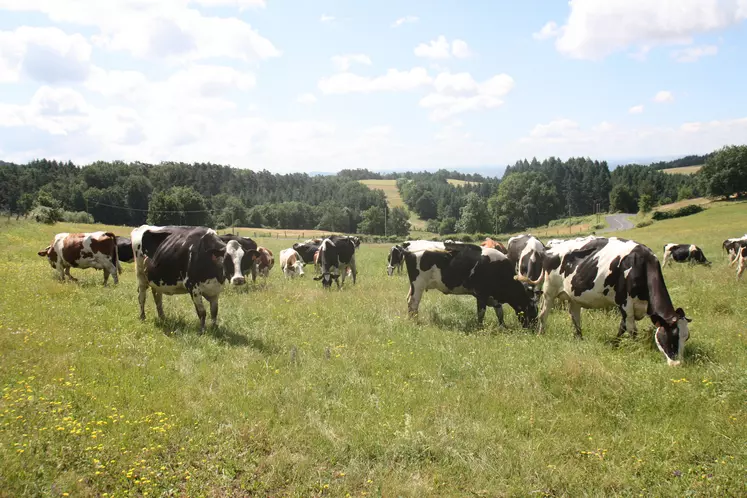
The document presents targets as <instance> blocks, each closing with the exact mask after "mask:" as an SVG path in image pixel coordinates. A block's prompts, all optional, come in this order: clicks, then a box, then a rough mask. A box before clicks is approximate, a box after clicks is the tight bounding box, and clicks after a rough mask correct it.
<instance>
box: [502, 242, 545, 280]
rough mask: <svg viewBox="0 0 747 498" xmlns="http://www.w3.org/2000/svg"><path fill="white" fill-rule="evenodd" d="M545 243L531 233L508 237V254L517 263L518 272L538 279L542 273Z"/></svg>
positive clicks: (531, 278)
mask: <svg viewBox="0 0 747 498" xmlns="http://www.w3.org/2000/svg"><path fill="white" fill-rule="evenodd" d="M545 249H546V248H545V245H544V244H543V243H542V242H541V241H540V240H539V239H538V238H536V237H534V236H533V235H531V234H524V235H518V236H516V237H511V238H510V239H508V251H507V253H506V255H507V256H508V259H509V261H511V262H512V263H513V264H514V265H516V273H517V274H519V275H526V276H528V277H529V279H530V280H536V279H537V278H539V276H540V274H541V273H542V261H543V259H544V257H545Z"/></svg>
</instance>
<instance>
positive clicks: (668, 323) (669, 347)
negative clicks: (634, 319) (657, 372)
mask: <svg viewBox="0 0 747 498" xmlns="http://www.w3.org/2000/svg"><path fill="white" fill-rule="evenodd" d="M651 321H652V322H653V323H654V325H655V326H656V332H655V333H654V340H655V341H656V347H658V348H659V351H661V352H662V353H664V356H665V357H666V359H667V364H668V365H669V366H677V365H679V364H680V363H681V362H682V354H683V353H684V352H685V342H687V340H688V339H689V338H690V330H689V328H688V323H690V322H691V321H692V320H690V319H689V318H687V317H686V316H685V311H684V310H683V309H682V308H677V310H676V311H675V316H674V317H672V318H670V319H669V320H665V319H664V318H662V317H660V316H659V315H651Z"/></svg>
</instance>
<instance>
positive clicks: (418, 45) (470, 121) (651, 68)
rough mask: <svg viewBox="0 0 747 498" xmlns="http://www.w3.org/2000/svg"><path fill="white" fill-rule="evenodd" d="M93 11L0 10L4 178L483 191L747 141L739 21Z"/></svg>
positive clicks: (11, 5) (645, 6)
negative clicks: (395, 181) (441, 176)
mask: <svg viewBox="0 0 747 498" xmlns="http://www.w3.org/2000/svg"><path fill="white" fill-rule="evenodd" d="M97 5H98V4H97V3H94V2H93V1H91V0H83V1H78V2H76V3H75V4H71V3H70V2H67V1H58V2H47V1H44V0H34V1H27V0H24V1H21V0H0V12H1V13H2V15H1V16H0V88H2V90H3V97H2V98H0V157H2V158H3V160H6V161H9V162H15V163H25V162H28V161H29V160H31V159H34V158H47V159H50V160H51V159H55V160H59V161H68V160H70V161H72V162H74V163H75V164H89V163H91V162H94V161H97V160H104V161H112V160H123V161H126V162H135V161H140V162H145V163H151V164H157V163H159V162H162V161H174V162H187V163H195V162H211V163H214V164H224V165H230V166H232V167H236V168H248V169H252V170H255V171H261V170H268V171H271V172H273V173H280V174H283V173H291V172H312V173H316V174H335V173H336V172H338V171H340V170H341V169H368V170H371V171H373V172H395V173H396V172H405V171H413V172H416V171H435V170H438V169H447V170H456V171H459V172H464V173H469V172H473V173H477V174H483V173H480V170H494V171H497V170H502V169H505V167H506V166H508V165H513V164H515V163H516V161H518V160H523V159H527V160H531V158H533V157H536V158H537V159H538V160H540V161H542V160H544V159H546V158H548V157H550V156H554V157H558V158H560V159H563V160H565V159H566V158H568V157H589V158H592V159H594V160H599V161H606V162H607V163H608V165H609V166H610V169H614V168H615V167H617V166H619V165H622V164H628V163H638V164H646V162H648V163H651V162H656V161H662V160H664V161H666V160H670V159H675V158H678V157H683V156H687V155H691V154H698V155H702V154H707V153H709V152H711V151H713V150H715V149H718V148H720V147H722V146H724V145H731V144H735V145H739V144H743V143H746V142H747V139H746V138H745V137H747V113H744V112H741V113H740V112H737V111H735V109H744V108H747V106H746V105H745V104H747V96H745V95H744V93H743V92H742V91H741V86H740V84H739V82H740V81H742V80H743V79H744V72H745V70H744V54H743V53H742V52H741V51H740V47H741V46H744V45H745V44H746V43H747V33H746V32H745V30H744V29H743V27H744V21H745V19H746V18H747V6H745V5H743V3H739V2H737V3H735V2H732V1H721V0H716V1H714V2H711V3H709V4H708V5H702V4H701V3H699V2H695V1H692V2H691V1H688V2H681V1H679V2H675V1H674V0H663V1H660V2H655V3H649V2H643V1H639V0H636V1H622V0H612V1H608V2H605V3H604V4H601V3H599V2H593V1H590V0H573V1H571V2H568V3H567V4H556V3H553V2H547V1H542V0H535V2H534V3H524V4H521V5H518V6H517V5H514V6H511V8H510V9H509V8H508V7H507V6H505V5H500V4H491V5H459V6H458V7H456V6H454V5H453V4H451V3H449V2H436V3H430V2H425V1H422V0H416V1H414V2H409V3H408V5H407V7H406V8H405V7H403V6H402V4H401V3H399V2H393V1H383V2H378V3H376V6H375V9H373V8H370V7H367V6H366V5H361V4H357V5H352V4H351V5H347V4H341V3H338V2H333V1H329V0H326V1H321V2H315V3H314V4H313V5H312V4H301V5H298V4H291V3H289V2H283V1H273V2H266V1H265V0H189V1H188V0H170V1H168V2H162V3H159V4H142V5H140V4H138V5H134V4H132V3H130V2H128V1H121V2H115V3H112V4H111V5H110V6H109V10H105V9H100V8H97ZM675 14H676V15H675ZM639 19H646V20H647V21H646V24H645V25H642V24H641V23H640V22H639V21H638V20H639ZM714 76H717V77H718V81H719V87H718V92H716V91H713V88H714V87H713V80H714ZM500 176H502V173H501V175H499V176H498V177H500Z"/></svg>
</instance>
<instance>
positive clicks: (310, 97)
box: [296, 93, 316, 105]
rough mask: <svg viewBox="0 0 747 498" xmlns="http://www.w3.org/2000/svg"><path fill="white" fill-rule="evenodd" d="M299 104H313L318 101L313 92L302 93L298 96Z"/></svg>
mask: <svg viewBox="0 0 747 498" xmlns="http://www.w3.org/2000/svg"><path fill="white" fill-rule="evenodd" d="M296 102H298V103H299V104H307V105H308V104H313V103H315V102H316V96H315V95H314V94H313V93H302V94H301V95H299V96H298V97H297V98H296Z"/></svg>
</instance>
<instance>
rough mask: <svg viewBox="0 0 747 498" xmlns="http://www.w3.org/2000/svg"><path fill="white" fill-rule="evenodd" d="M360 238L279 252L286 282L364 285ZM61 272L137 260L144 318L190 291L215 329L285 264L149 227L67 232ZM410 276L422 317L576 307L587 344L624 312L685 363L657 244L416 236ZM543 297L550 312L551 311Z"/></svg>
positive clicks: (627, 321) (746, 244)
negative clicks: (431, 293) (448, 301)
mask: <svg viewBox="0 0 747 498" xmlns="http://www.w3.org/2000/svg"><path fill="white" fill-rule="evenodd" d="M359 247H360V239H359V238H358V237H355V236H338V235H333V236H329V237H326V238H324V239H310V240H307V241H305V242H303V243H297V244H293V246H292V247H290V248H287V249H284V250H282V251H281V252H280V255H279V256H280V268H281V270H282V272H283V274H284V275H285V277H286V278H293V277H295V276H296V275H299V276H301V275H304V265H306V264H313V265H314V268H315V274H316V276H315V277H314V280H317V281H318V280H321V282H322V287H323V288H324V289H327V290H329V289H330V288H331V286H332V282H333V281H334V282H335V283H336V284H337V287H338V288H340V287H341V285H343V284H344V283H345V279H346V277H347V276H350V277H351V278H352V280H353V284H355V282H356V277H357V269H356V264H355V254H356V251H357V250H358V249H359ZM723 248H724V250H725V251H726V253H727V254H728V256H729V265H730V266H733V265H735V264H737V279H739V278H740V277H741V275H742V273H743V272H744V270H745V269H746V268H747V234H745V235H744V236H742V237H740V238H733V239H727V240H725V241H724V242H723ZM38 254H39V256H42V257H46V258H47V259H48V261H49V264H50V265H51V266H52V268H54V269H55V270H56V271H57V272H58V273H59V278H60V279H61V280H64V279H65V276H67V277H68V278H69V279H71V280H75V279H74V278H73V277H72V276H71V275H70V268H96V269H100V270H103V272H104V285H106V283H107V281H108V279H109V276H110V275H111V276H112V278H113V280H114V283H115V284H117V283H118V275H119V274H120V273H121V272H122V267H121V265H120V263H121V262H128V263H129V262H134V263H135V272H136V275H137V280H138V302H139V305H140V318H141V319H145V301H146V297H147V291H148V289H150V290H151V293H152V295H153V300H154V302H155V305H156V310H157V312H158V316H159V317H160V318H163V317H164V312H163V295H164V294H166V295H174V294H189V295H190V296H191V297H192V301H193V303H194V306H195V310H196V312H197V316H198V317H199V319H200V331H204V329H205V320H206V317H207V311H206V309H205V303H204V300H207V302H208V303H209V305H210V316H211V320H212V323H213V325H215V324H216V321H217V317H218V297H219V295H220V293H221V291H222V290H223V286H224V283H225V282H226V281H228V282H230V284H231V285H235V286H240V285H244V284H246V282H247V280H246V276H247V275H251V277H252V281H256V279H257V276H258V275H259V276H263V277H265V278H266V277H267V276H268V275H269V271H270V270H271V269H272V268H273V266H274V256H273V253H272V251H270V250H269V249H267V248H264V247H261V246H258V245H257V243H256V242H255V241H253V240H252V239H250V238H248V237H241V236H237V235H232V234H225V235H218V234H217V233H216V232H215V231H214V230H212V229H210V228H206V227H187V226H151V225H142V226H140V227H138V228H136V229H134V230H132V232H131V234H130V237H129V238H128V237H122V236H117V235H115V234H114V233H112V232H103V231H99V232H90V233H59V234H57V235H56V236H55V238H54V240H53V241H52V243H51V244H50V245H49V246H47V247H46V248H45V249H43V250H41V251H39V252H38ZM672 261H674V262H679V263H684V262H690V263H693V264H704V265H710V264H711V263H710V262H709V261H708V260H707V259H706V257H705V255H704V254H703V251H702V250H701V249H700V248H699V247H697V246H695V245H692V244H667V245H665V246H664V259H663V265H667V264H670V263H671V262H672ZM403 266H404V267H405V268H406V272H407V276H408V279H409V283H410V289H409V292H408V294H407V305H408V311H409V312H410V313H411V314H417V312H418V307H419V305H420V300H421V298H422V296H423V292H426V291H428V290H430V289H437V290H439V291H441V292H442V293H444V294H456V295H460V294H461V295H471V296H474V297H475V298H476V300H477V321H478V324H480V325H481V324H482V322H483V319H484V316H485V310H486V308H487V306H490V307H492V308H494V310H495V313H496V316H497V318H498V321H499V323H500V324H501V325H502V326H503V325H504V320H503V305H504V304H507V305H509V306H510V307H511V308H513V310H514V311H515V312H516V315H517V317H518V319H519V322H520V323H521V325H522V326H523V327H524V328H534V327H537V328H538V332H539V333H542V332H544V331H545V329H546V327H547V317H548V314H549V313H550V311H551V309H552V306H553V303H554V301H555V300H561V301H565V302H567V303H568V311H569V313H570V315H571V319H572V322H573V325H574V328H575V333H576V335H577V337H579V338H580V337H581V309H582V308H590V309H600V308H618V309H619V310H620V313H621V321H620V326H619V329H618V337H620V336H622V335H623V334H624V333H625V332H626V331H627V332H628V333H629V334H630V335H631V336H632V337H635V335H636V322H637V321H639V320H642V319H643V318H644V317H646V316H648V317H649V318H650V319H651V322H652V323H653V324H654V326H655V328H656V330H655V333H654V339H655V342H656V345H657V347H658V349H659V350H660V351H661V352H662V353H663V354H664V356H665V358H666V360H667V363H668V364H669V365H679V364H680V362H681V359H682V354H683V351H684V346H685V342H686V341H687V340H688V338H689V329H688V323H689V322H690V321H691V320H690V319H689V318H687V316H686V315H685V312H684V310H683V309H682V308H676V309H675V308H674V305H673V304H672V300H671V298H670V296H669V292H668V291H667V287H666V284H665V283H664V276H663V274H662V265H660V264H659V260H658V258H657V256H656V255H655V254H654V252H653V251H652V250H651V249H650V248H648V247H647V246H645V245H643V244H640V243H637V242H635V241H632V240H627V239H621V238H617V237H609V238H607V237H598V236H595V235H591V236H587V237H579V238H576V239H571V240H560V239H553V240H550V241H548V242H547V244H544V243H542V242H541V241H540V240H539V239H538V238H536V237H534V236H532V235H530V234H525V235H520V236H516V237H511V238H510V239H509V240H508V242H507V245H506V246H504V245H503V244H501V243H500V242H498V241H495V240H493V239H490V238H487V239H485V241H483V242H482V243H481V244H480V245H476V244H468V243H463V242H455V241H444V242H437V241H429V240H414V241H406V242H403V243H402V244H396V245H394V246H393V247H392V248H391V249H390V251H389V254H388V255H387V267H386V268H387V273H388V275H389V276H393V275H394V271H395V270H397V272H398V273H401V272H402V267H403ZM540 301H541V306H540V304H539V303H540Z"/></svg>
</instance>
